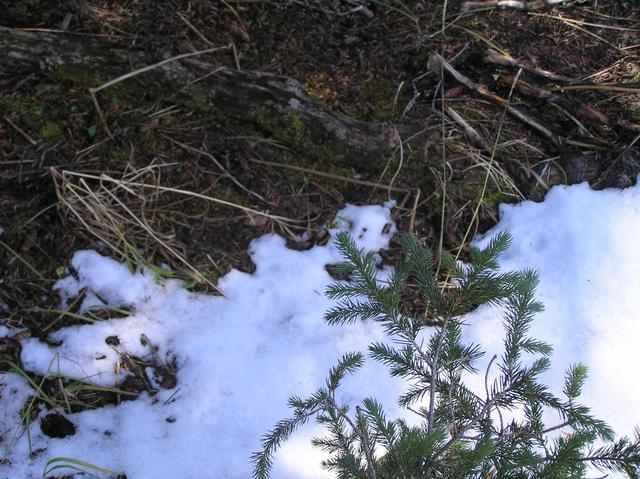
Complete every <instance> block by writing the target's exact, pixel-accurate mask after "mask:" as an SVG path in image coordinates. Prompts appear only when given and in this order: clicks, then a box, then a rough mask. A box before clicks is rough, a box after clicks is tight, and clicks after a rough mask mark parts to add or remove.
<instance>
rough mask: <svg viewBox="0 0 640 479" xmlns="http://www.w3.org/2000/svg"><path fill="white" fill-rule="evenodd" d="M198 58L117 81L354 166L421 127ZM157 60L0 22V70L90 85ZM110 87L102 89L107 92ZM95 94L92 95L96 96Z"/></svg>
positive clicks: (410, 140) (382, 155)
mask: <svg viewBox="0 0 640 479" xmlns="http://www.w3.org/2000/svg"><path fill="white" fill-rule="evenodd" d="M198 58H199V59H198V60H195V59H193V58H191V59H182V60H177V61H173V62H168V63H165V64H163V65H158V66H157V67H155V68H153V69H152V70H150V71H148V72H145V73H141V74H139V75H137V76H135V77H133V78H129V79H126V80H123V81H124V82H138V84H139V85H140V84H141V85H142V86H143V87H144V85H145V84H152V83H157V82H161V83H163V84H164V85H165V86H166V87H168V88H169V89H170V91H173V92H176V93H174V94H172V95H170V96H171V101H173V102H174V103H178V104H183V105H185V106H187V107H189V108H191V109H197V110H201V111H205V112H206V111H212V112H216V113H217V114H219V115H223V116H224V115H226V116H228V117H229V118H233V119H234V120H235V121H241V122H247V123H248V124H251V125H253V126H255V127H256V129H257V130H258V131H261V132H262V133H263V134H265V135H268V136H270V137H271V138H273V139H275V140H277V141H279V142H281V143H283V144H284V145H285V146H286V147H288V148H289V149H291V150H292V151H295V152H296V153H299V154H301V155H304V156H306V157H309V158H311V159H317V160H327V159H331V160H332V161H333V162H335V163H341V162H343V163H345V164H350V165H354V166H356V167H363V168H366V167H371V166H374V165H376V164H377V165H379V164H380V162H381V161H383V160H386V158H388V156H389V154H391V153H392V152H393V151H394V149H395V148H397V146H398V141H399V139H402V140H403V147H404V148H407V147H410V146H411V145H416V144H418V143H419V142H420V141H421V140H422V132H423V130H424V127H423V126H422V125H421V124H420V123H418V122H410V123H403V124H398V125H392V124H384V123H368V122H363V121H358V120H354V119H352V118H349V117H348V116H346V115H343V114H341V113H337V112H334V111H331V110H329V109H328V108H325V107H324V106H322V105H321V104H320V103H319V102H318V101H316V100H314V99H313V98H311V97H310V96H309V95H308V94H307V93H306V92H305V89H304V87H303V85H302V84H301V83H300V82H298V81H297V80H294V79H292V78H289V77H283V76H278V75H273V74H270V73H264V72H256V71H239V70H236V69H231V68H227V67H221V66H218V65H215V64H211V63H207V62H205V61H203V60H202V58H203V57H198ZM161 60H163V58H161V55H159V54H157V53H154V52H151V53H150V52H148V51H141V50H140V49H133V48H126V47H123V46H121V45H117V44H111V43H108V42H106V41H104V40H101V39H99V38H96V37H92V36H80V35H73V34H66V33H51V32H36V31H24V30H15V29H8V28H4V27H0V70H1V71H2V72H3V73H10V72H17V71H24V70H29V71H36V72H38V73H39V74H43V75H47V76H52V77H54V78H63V79H64V78H70V77H74V78H89V79H91V78H93V79H94V80H93V86H95V87H99V84H96V81H95V79H96V78H98V79H99V83H101V84H104V83H106V82H107V81H109V80H111V79H113V78H117V77H119V76H121V75H123V74H126V73H128V72H131V71H135V70H137V69H139V68H142V67H145V66H147V65H151V64H154V63H156V62H159V61H161ZM109 88H110V87H108V88H105V89H104V90H102V91H103V92H104V91H108V89H109ZM101 94H102V92H98V93H97V95H98V98H99V97H100V95H101Z"/></svg>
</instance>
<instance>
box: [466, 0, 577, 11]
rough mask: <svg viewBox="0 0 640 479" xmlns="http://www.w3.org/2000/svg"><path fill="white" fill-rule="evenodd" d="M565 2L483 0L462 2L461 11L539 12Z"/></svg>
mask: <svg viewBox="0 0 640 479" xmlns="http://www.w3.org/2000/svg"><path fill="white" fill-rule="evenodd" d="M565 1H566V0H531V1H526V0H483V1H472V2H464V3H463V4H462V8H461V10H462V11H463V12H468V11H469V10H484V9H489V8H503V9H509V10H524V11H530V10H540V9H541V8H545V7H552V6H554V5H560V4H562V3H565Z"/></svg>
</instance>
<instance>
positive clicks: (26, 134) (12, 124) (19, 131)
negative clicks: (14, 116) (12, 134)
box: [2, 115, 38, 146]
mask: <svg viewBox="0 0 640 479" xmlns="http://www.w3.org/2000/svg"><path fill="white" fill-rule="evenodd" d="M2 117H3V118H4V119H5V121H6V122H7V123H9V125H11V126H12V127H13V128H14V129H15V130H16V131H17V132H18V133H20V134H21V135H22V136H23V137H24V139H25V140H27V141H28V142H29V143H31V144H32V145H33V146H35V145H37V144H38V142H37V141H36V140H34V139H33V138H31V136H30V135H29V134H28V133H27V132H26V131H24V130H23V129H22V128H20V127H19V126H18V125H16V124H15V123H14V122H12V121H11V118H9V117H8V116H6V115H2Z"/></svg>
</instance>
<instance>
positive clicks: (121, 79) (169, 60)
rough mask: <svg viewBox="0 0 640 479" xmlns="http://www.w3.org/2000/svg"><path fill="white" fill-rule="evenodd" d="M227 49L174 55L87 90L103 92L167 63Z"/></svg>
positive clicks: (218, 48) (227, 47)
mask: <svg viewBox="0 0 640 479" xmlns="http://www.w3.org/2000/svg"><path fill="white" fill-rule="evenodd" d="M229 48H231V47H230V46H225V47H216V48H207V49H206V50H199V51H197V52H191V53H183V54H182V55H176V56H175V57H171V58H167V59H166V60H162V61H161V62H158V63H154V64H152V65H147V66H146V67H142V68H138V69H137V70H133V71H132V72H129V73H125V74H124V75H120V76H119V77H118V78H114V79H113V80H109V81H108V82H107V83H104V84H102V85H100V86H99V87H96V88H90V89H89V90H90V91H91V92H93V93H97V92H99V91H100V90H104V89H105V88H109V87H110V86H113V85H115V84H116V83H120V82H121V81H124V80H127V79H129V78H132V77H135V76H138V75H140V74H141V73H145V72H148V71H150V70H153V69H154V68H159V67H161V66H163V65H166V64H167V63H171V62H175V61H178V60H184V59H185V58H191V57H195V56H198V55H204V54H205V53H213V52H217V51H220V50H228V49H229Z"/></svg>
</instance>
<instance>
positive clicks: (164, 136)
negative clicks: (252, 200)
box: [161, 135, 269, 203]
mask: <svg viewBox="0 0 640 479" xmlns="http://www.w3.org/2000/svg"><path fill="white" fill-rule="evenodd" d="M161 136H162V137H163V138H166V139H167V140H169V141H170V142H171V143H173V144H174V145H177V146H179V147H180V148H184V149H185V150H188V151H191V152H193V153H196V154H198V155H202V156H206V157H207V158H209V159H210V160H211V161H212V162H213V164H214V165H216V166H217V167H218V168H219V169H220V170H221V171H222V173H224V175H225V176H226V177H227V178H229V179H230V180H231V181H232V182H233V183H234V184H235V185H236V186H237V187H238V188H240V189H241V190H242V191H244V192H245V193H247V194H248V195H250V196H254V197H256V198H258V199H259V200H260V201H263V202H265V203H269V202H268V201H267V200H265V199H264V197H262V196H261V195H259V194H258V193H256V192H255V191H252V190H250V189H249V188H247V187H246V186H244V185H243V184H242V183H240V182H239V181H238V180H237V179H236V177H235V176H233V175H232V174H231V173H229V171H228V170H227V169H226V168H225V167H224V166H223V165H222V164H221V163H220V162H219V161H218V160H217V159H216V157H215V156H213V155H212V154H211V153H209V152H208V151H204V150H200V149H198V148H194V147H193V146H189V145H187V144H185V143H182V142H180V141H178V140H174V139H173V138H170V137H168V136H166V135H161Z"/></svg>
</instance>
